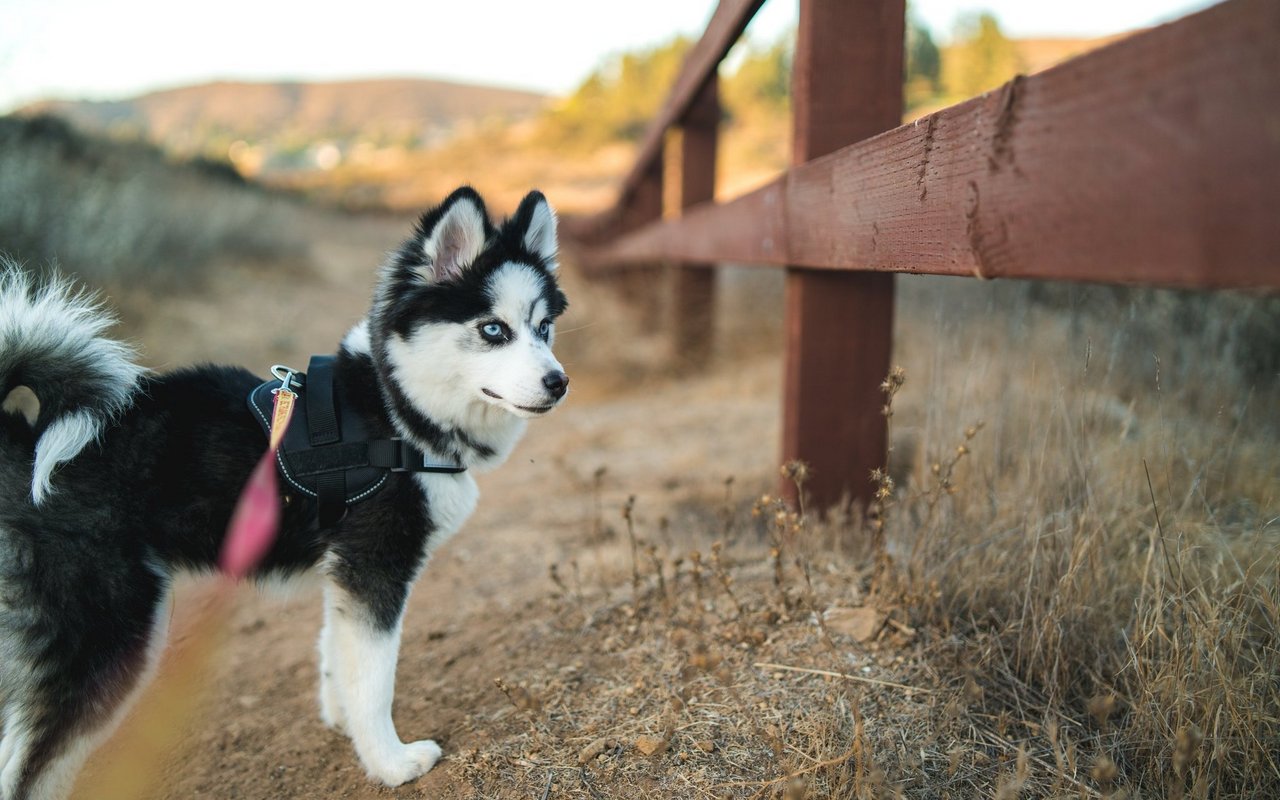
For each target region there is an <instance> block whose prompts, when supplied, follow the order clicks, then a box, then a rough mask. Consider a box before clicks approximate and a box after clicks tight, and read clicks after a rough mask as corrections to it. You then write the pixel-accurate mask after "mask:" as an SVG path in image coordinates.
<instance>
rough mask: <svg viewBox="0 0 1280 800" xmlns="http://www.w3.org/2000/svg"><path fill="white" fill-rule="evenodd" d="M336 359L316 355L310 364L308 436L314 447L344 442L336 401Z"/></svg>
mask: <svg viewBox="0 0 1280 800" xmlns="http://www.w3.org/2000/svg"><path fill="white" fill-rule="evenodd" d="M333 361H334V358H333V356H312V357H311V363H310V364H308V365H307V435H308V436H309V437H310V439H311V446H312V447H319V446H320V445H325V444H334V443H335V442H340V441H342V431H341V429H340V428H339V427H338V406H337V404H336V403H334V400H333Z"/></svg>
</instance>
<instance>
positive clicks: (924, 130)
mask: <svg viewBox="0 0 1280 800" xmlns="http://www.w3.org/2000/svg"><path fill="white" fill-rule="evenodd" d="M759 5H760V4H759V3H754V2H744V0H733V1H732V2H731V1H730V0H722V2H721V4H720V7H719V8H718V9H717V11H716V14H715V16H714V17H713V19H712V22H711V24H710V25H709V26H708V31H707V35H706V36H704V38H703V40H702V42H700V43H699V44H698V46H697V47H695V48H694V51H693V53H692V54H691V56H690V58H689V59H688V60H687V61H686V64H685V68H684V70H682V73H681V76H680V78H679V79H678V80H677V83H676V86H677V92H676V93H674V94H673V96H672V99H671V101H669V103H668V105H667V108H666V110H664V113H663V115H662V116H661V117H660V118H659V119H657V120H656V121H655V124H654V127H653V128H651V130H650V132H649V134H648V136H647V137H646V140H645V141H646V145H645V147H644V149H642V153H641V156H642V157H641V160H640V161H639V162H638V163H637V166H636V169H635V170H633V173H632V176H631V177H629V178H628V180H627V182H626V183H625V184H624V190H623V192H622V194H621V197H620V200H619V204H618V205H617V206H616V207H615V208H614V209H613V210H611V211H610V212H606V213H605V214H602V215H600V216H599V217H597V218H595V219H594V220H593V222H592V224H591V225H587V226H580V227H579V228H578V230H580V231H584V232H587V233H589V235H588V236H585V237H584V239H585V240H586V241H587V242H588V243H590V244H592V245H593V246H592V247H591V248H590V249H589V250H588V251H587V252H586V259H587V261H588V262H589V264H591V265H595V266H617V265H622V264H626V263H635V262H638V261H654V260H657V259H665V260H669V261H674V262H682V263H690V262H692V263H701V264H708V263H714V262H719V261H733V262H742V263H757V264H766V265H776V266H783V267H786V268H787V270H788V295H787V313H788V321H787V331H788V334H787V342H788V343H787V386H786V389H785V392H784V397H785V403H786V407H785V411H784V413H785V414H786V423H785V425H784V431H785V432H784V446H783V453H784V455H785V456H786V457H788V458H792V457H799V458H803V459H805V460H806V461H809V462H810V463H811V464H813V465H814V468H815V469H814V473H815V476H814V483H813V485H812V487H811V488H812V490H813V495H814V500H815V501H816V502H817V503H818V504H821V505H830V504H831V503H834V502H836V501H837V500H838V499H839V498H840V497H841V496H842V495H843V494H846V493H848V494H850V495H852V496H853V497H854V498H856V499H864V500H865V499H866V498H867V497H868V495H869V494H870V492H871V491H872V486H871V484H870V482H869V481H868V480H867V474H868V472H869V470H870V469H871V468H872V467H874V466H878V465H880V464H881V463H882V462H883V459H884V421H883V419H882V418H881V417H880V415H879V409H880V397H879V395H878V394H877V393H876V392H875V387H876V385H877V384H878V383H879V380H880V378H882V377H883V375H884V372H885V370H886V368H887V364H888V360H887V359H888V348H889V339H888V331H889V325H890V321H891V313H892V311H891V309H892V283H891V273H894V272H912V273H930V274H940V275H967V276H976V277H980V278H994V277H1016V278H1046V279H1059V280H1087V281H1099V282H1106V283H1144V284H1153V285H1162V286H1182V287H1192V288H1220V287H1234V288H1246V287H1270V288H1280V3H1278V2H1275V0H1228V2H1224V3H1221V4H1219V5H1217V6H1214V7H1212V8H1209V9H1207V10H1205V11H1203V12H1200V13H1198V14H1194V15H1191V16H1189V17H1186V18H1184V19H1181V20H1178V21H1176V22H1174V23H1170V24H1168V25H1163V26H1160V27H1158V28H1154V29H1152V30H1149V31H1145V32H1142V33H1140V34H1136V35H1134V36H1131V37H1129V38H1127V39H1124V40H1122V41H1119V42H1116V43H1114V44H1112V45H1110V46H1108V47H1105V48H1102V49H1099V50H1096V51H1094V52H1092V53H1089V54H1086V55H1084V56H1081V57H1079V58H1077V59H1074V60H1072V61H1069V62H1067V63H1065V64H1062V65H1060V66H1058V67H1055V68H1053V69H1050V70H1047V71H1045V72H1042V73H1039V74H1036V75H1032V76H1026V77H1022V76H1020V77H1019V78H1017V79H1015V80H1013V81H1011V82H1010V83H1008V84H1006V85H1005V86H1004V87H1003V88H1001V89H1000V90H998V91H995V92H992V93H989V94H987V95H984V96H981V97H977V98H974V99H972V100H969V101H966V102H964V103H960V104H959V105H956V106H952V107H951V108H947V109H944V110H942V111H939V112H937V113H936V114H932V115H930V116H928V117H925V118H923V119H921V120H918V121H916V122H914V123H911V124H908V125H903V126H899V127H896V128H895V127H894V125H895V124H896V123H897V121H898V119H899V115H900V113H901V108H900V102H901V99H900V98H901V80H902V28H903V2H902V0H801V18H800V27H799V31H798V40H797V52H796V74H795V79H794V84H793V90H794V96H793V104H794V107H795V111H796V123H795V124H796V153H795V155H796V158H795V162H796V166H794V167H793V168H792V169H791V170H789V171H788V172H787V173H786V174H785V175H784V176H782V177H781V178H779V179H778V180H777V181H775V182H774V183H772V184H770V185H768V186H766V187H764V188H763V189H760V190H758V191H756V192H753V193H751V194H748V195H746V196H744V197H741V198H739V199H737V200H734V201H731V202H728V203H725V204H721V205H716V204H714V203H703V204H701V205H699V206H696V207H694V208H690V209H688V210H687V211H686V212H685V213H684V214H683V215H682V216H681V217H680V218H679V219H674V220H667V221H665V222H663V221H660V219H659V217H660V215H661V205H660V202H659V204H658V206H657V212H656V213H652V208H651V209H650V211H651V214H650V216H649V217H648V219H647V220H646V222H647V224H645V225H643V226H623V225H620V224H619V220H621V219H623V218H624V217H626V216H627V215H628V214H629V213H634V212H633V211H630V210H631V209H634V208H636V207H637V204H638V200H639V199H641V198H642V197H643V196H644V193H643V192H641V191H637V190H638V188H639V187H641V186H643V181H642V180H640V179H639V178H637V177H636V176H638V175H643V174H652V172H653V171H654V170H655V167H654V165H655V164H660V163H661V159H660V156H661V143H662V138H663V132H664V131H665V130H666V129H667V128H668V127H670V126H672V125H679V124H683V123H684V120H685V117H686V115H687V113H688V111H689V109H690V108H692V107H693V99H692V98H694V97H696V96H697V94H698V92H699V91H701V90H702V87H704V86H706V85H707V81H708V80H709V78H710V76H711V74H712V73H713V71H714V68H715V63H717V62H718V58H713V56H715V55H716V54H719V55H720V56H723V54H724V52H726V51H727V49H728V47H729V45H730V44H732V40H731V39H729V38H727V37H728V36H729V34H730V33H732V34H733V36H734V37H735V38H736V36H737V35H738V34H740V33H741V31H742V29H743V28H745V26H746V23H747V21H748V20H749V19H750V15H751V14H752V13H754V11H755V9H756V8H757V7H758V6H759ZM713 34H714V35H713ZM709 40H710V41H709ZM690 87H692V88H690ZM889 128H893V130H888V129H889ZM881 131H886V132H884V133H881ZM875 134H879V135H875ZM652 143H656V144H652ZM646 159H648V161H646ZM688 164H689V162H688V161H686V168H688ZM659 188H660V184H659ZM660 194H661V192H660V191H659V196H660ZM706 333H708V331H705V330H704V331H701V332H700V334H701V335H705V334H706ZM686 335H689V332H686Z"/></svg>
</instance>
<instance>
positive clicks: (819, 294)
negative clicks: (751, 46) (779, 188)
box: [781, 0, 906, 510]
mask: <svg viewBox="0 0 1280 800" xmlns="http://www.w3.org/2000/svg"><path fill="white" fill-rule="evenodd" d="M905 19H906V4H905V2H904V0H801V2H800V21H799V27H798V29H797V35H796V55H795V62H794V74H793V78H792V93H791V94H792V106H793V111H794V115H795V117H794V125H795V136H794V152H793V154H792V160H793V162H794V163H796V164H803V163H804V162H807V161H809V160H810V159H813V158H815V157H817V156H822V155H825V154H827V153H830V152H832V151H834V150H837V149H839V148H840V147H842V146H844V145H846V144H849V143H850V142H854V141H857V140H859V139H862V138H865V137H867V136H871V135H874V134H876V133H879V132H881V131H884V130H888V129H889V128H892V127H894V126H895V125H897V124H898V121H899V120H900V119H901V118H902V69H903V26H904V23H905ZM893 288H894V287H893V275H890V274H871V273H856V272H834V271H821V270H814V269H802V268H799V267H797V266H789V267H788V268H787V279H786V300H785V303H786V306H785V312H786V322H785V328H784V331H785V339H784V354H783V364H784V371H785V377H784V383H783V409H782V453H781V460H782V461H783V462H784V463H785V462H789V461H794V460H799V461H803V462H805V463H807V464H808V465H809V468H810V469H809V473H810V478H809V481H808V483H807V484H806V485H805V487H804V490H805V492H806V493H807V494H808V496H809V500H810V502H811V503H812V504H813V507H815V508H817V509H820V510H826V509H830V508H832V507H833V506H836V505H837V504H839V503H841V502H843V501H845V500H846V499H851V500H853V501H854V502H855V503H857V504H858V505H860V506H863V507H865V506H866V505H867V504H869V503H870V501H871V499H872V496H873V494H874V492H875V485H874V484H872V482H871V479H870V476H871V471H872V470H873V469H876V468H877V467H882V466H884V463H885V455H886V453H887V449H888V439H887V426H886V420H885V418H884V417H883V416H882V415H881V414H880V409H881V407H882V406H883V398H882V397H881V395H880V392H879V386H880V382H881V381H882V380H884V377H885V375H886V374H887V373H888V371H889V356H890V352H891V350H892V347H893ZM781 491H782V492H783V494H784V496H787V497H789V498H790V499H791V500H792V501H795V500H796V497H795V495H796V493H797V492H796V487H795V486H794V485H793V484H789V483H788V482H786V481H784V482H783V483H782V486H781Z"/></svg>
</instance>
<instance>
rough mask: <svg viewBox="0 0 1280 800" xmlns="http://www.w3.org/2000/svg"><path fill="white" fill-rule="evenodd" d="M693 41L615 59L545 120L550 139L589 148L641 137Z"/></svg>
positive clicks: (678, 41) (681, 39)
mask: <svg viewBox="0 0 1280 800" xmlns="http://www.w3.org/2000/svg"><path fill="white" fill-rule="evenodd" d="M690 44H691V43H690V41H689V40H688V39H686V38H684V37H677V38H676V39H673V40H671V41H670V42H668V43H666V44H663V45H659V46H658V47H654V48H651V49H648V50H641V51H638V52H634V53H623V54H622V55H619V56H614V57H612V58H610V59H609V60H608V61H607V62H606V63H605V64H604V65H603V66H601V67H600V68H599V69H597V70H596V71H595V72H593V73H591V75H589V76H588V77H587V79H586V80H585V81H583V82H582V84H581V85H580V86H579V87H578V88H577V89H576V90H575V91H574V92H573V94H571V95H570V96H569V97H568V98H566V99H565V100H564V101H563V102H561V103H560V104H559V105H558V106H556V107H555V108H554V109H552V110H551V111H550V112H548V114H547V116H546V117H545V118H544V119H543V126H542V129H543V134H544V136H545V137H546V138H547V139H549V140H550V141H553V142H557V143H565V144H568V143H573V144H579V145H584V146H592V145H599V144H603V143H605V142H610V141H615V140H618V139H636V138H639V137H640V135H641V134H642V133H643V132H644V129H645V127H646V126H647V125H648V124H649V120H650V119H652V118H653V116H654V115H655V114H657V113H658V110H659V109H660V108H661V107H662V103H663V101H664V100H665V99H666V97H667V93H668V92H670V91H671V85H672V84H673V83H674V82H675V79H676V75H677V74H678V73H679V71H680V65H681V63H683V61H684V56H685V53H687V52H688V50H689V47H690Z"/></svg>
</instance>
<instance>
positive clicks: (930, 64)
mask: <svg viewBox="0 0 1280 800" xmlns="http://www.w3.org/2000/svg"><path fill="white" fill-rule="evenodd" d="M906 73H907V74H906V100H907V108H908V109H912V108H918V107H920V106H922V105H925V104H926V103H929V102H932V101H934V100H936V99H937V97H938V95H939V94H940V93H941V92H942V53H941V52H940V51H939V50H938V45H937V44H935V43H934V41H933V34H932V33H930V32H929V28H928V27H926V26H925V24H924V22H922V21H921V20H920V18H919V17H918V16H917V15H916V14H915V13H914V12H913V11H912V10H911V8H910V6H908V9H907V69H906Z"/></svg>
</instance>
